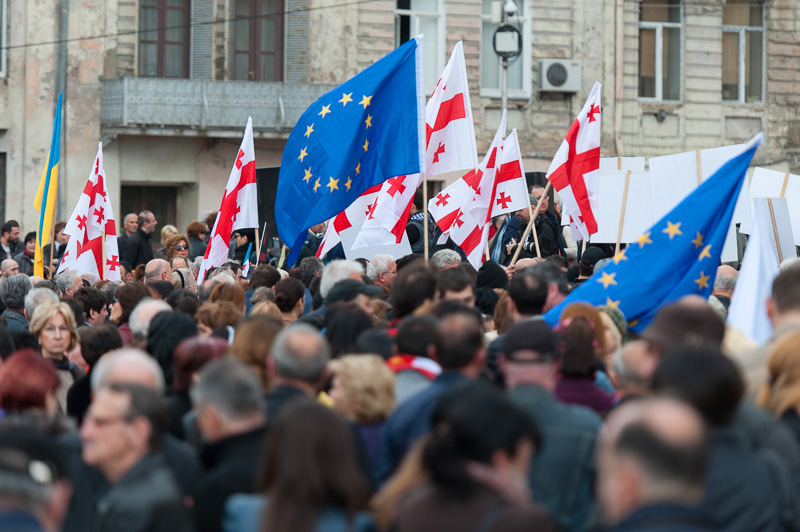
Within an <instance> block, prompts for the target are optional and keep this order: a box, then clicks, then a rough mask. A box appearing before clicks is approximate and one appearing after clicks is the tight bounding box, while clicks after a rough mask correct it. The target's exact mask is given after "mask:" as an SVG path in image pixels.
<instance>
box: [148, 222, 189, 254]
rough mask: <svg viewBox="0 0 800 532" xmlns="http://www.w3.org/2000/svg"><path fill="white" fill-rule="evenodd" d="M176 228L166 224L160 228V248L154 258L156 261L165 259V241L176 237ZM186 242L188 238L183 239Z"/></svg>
mask: <svg viewBox="0 0 800 532" xmlns="http://www.w3.org/2000/svg"><path fill="white" fill-rule="evenodd" d="M178 234H179V233H178V228H177V227H175V226H174V225H172V224H167V225H165V226H164V227H162V228H161V247H160V248H158V249H157V250H156V253H155V257H156V258H157V259H166V260H169V259H167V248H166V243H167V241H168V240H169V239H170V238H171V237H173V236H175V235H178ZM185 238H186V239H187V241H188V237H185Z"/></svg>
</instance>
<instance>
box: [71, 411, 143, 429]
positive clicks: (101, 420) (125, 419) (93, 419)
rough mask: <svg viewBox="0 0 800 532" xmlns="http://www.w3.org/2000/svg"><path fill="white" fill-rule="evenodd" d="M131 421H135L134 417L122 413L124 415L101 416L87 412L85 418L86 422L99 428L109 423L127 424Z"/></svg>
mask: <svg viewBox="0 0 800 532" xmlns="http://www.w3.org/2000/svg"><path fill="white" fill-rule="evenodd" d="M131 421H133V418H132V417H131V416H125V415H122V416H109V417H100V416H97V415H95V414H91V413H89V414H87V415H86V417H85V418H84V420H83V422H84V423H91V424H92V425H95V426H96V427H99V428H103V427H107V426H108V425H112V424H115V423H126V424H127V423H130V422H131Z"/></svg>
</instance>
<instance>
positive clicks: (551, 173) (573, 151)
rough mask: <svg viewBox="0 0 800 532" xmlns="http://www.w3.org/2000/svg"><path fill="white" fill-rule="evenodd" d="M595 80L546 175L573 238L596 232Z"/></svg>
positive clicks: (597, 116) (597, 146)
mask: <svg viewBox="0 0 800 532" xmlns="http://www.w3.org/2000/svg"><path fill="white" fill-rule="evenodd" d="M601 89H602V85H600V83H598V82H597V81H595V83H594V87H592V92H590V93H589V97H588V98H587V99H586V103H584V104H583V109H582V110H581V112H580V114H579V115H578V117H577V118H576V119H575V121H574V122H573V123H572V127H570V128H569V131H568V132H567V136H566V138H565V139H564V141H563V142H562V143H561V146H560V147H559V148H558V151H557V152H556V155H555V157H553V161H552V162H551V163H550V169H549V170H547V179H548V180H550V182H551V183H552V184H553V188H554V189H556V191H558V194H559V195H560V196H561V199H562V200H563V202H564V210H565V212H567V213H568V214H569V216H570V218H571V222H572V223H571V224H570V225H571V226H572V227H573V231H575V230H576V229H577V233H575V237H576V239H577V238H578V237H579V235H580V238H583V239H588V238H589V237H590V236H591V235H593V234H594V233H596V232H597V221H596V220H595V217H594V212H593V211H594V209H595V208H596V207H597V191H598V179H599V176H600V132H601V131H600V92H601Z"/></svg>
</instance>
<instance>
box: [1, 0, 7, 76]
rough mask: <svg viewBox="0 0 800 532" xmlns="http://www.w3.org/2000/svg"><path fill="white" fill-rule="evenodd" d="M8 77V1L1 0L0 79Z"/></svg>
mask: <svg viewBox="0 0 800 532" xmlns="http://www.w3.org/2000/svg"><path fill="white" fill-rule="evenodd" d="M5 75H6V0H0V78H2V77H5Z"/></svg>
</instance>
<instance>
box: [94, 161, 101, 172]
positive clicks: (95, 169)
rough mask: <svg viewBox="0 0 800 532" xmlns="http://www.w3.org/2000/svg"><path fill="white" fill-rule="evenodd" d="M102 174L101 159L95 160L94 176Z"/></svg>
mask: <svg viewBox="0 0 800 532" xmlns="http://www.w3.org/2000/svg"><path fill="white" fill-rule="evenodd" d="M99 172H100V159H99V158H98V159H95V161H94V175H97V174H98V173H99Z"/></svg>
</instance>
